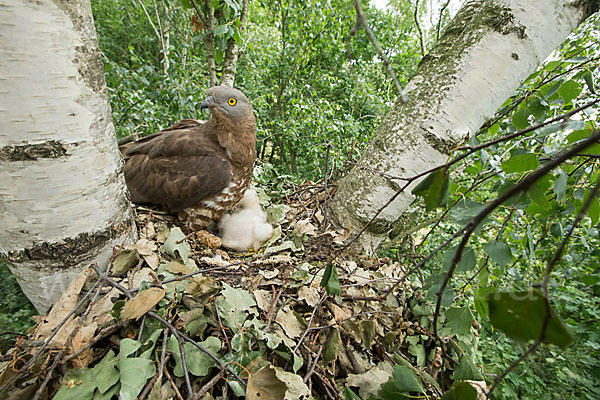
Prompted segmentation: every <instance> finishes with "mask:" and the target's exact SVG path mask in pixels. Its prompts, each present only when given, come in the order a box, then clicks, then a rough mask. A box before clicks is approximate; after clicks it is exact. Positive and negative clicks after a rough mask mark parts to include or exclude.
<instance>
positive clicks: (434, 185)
mask: <svg viewBox="0 0 600 400" xmlns="http://www.w3.org/2000/svg"><path fill="white" fill-rule="evenodd" d="M449 187H450V177H449V174H448V172H447V170H446V169H445V168H442V169H438V170H437V171H433V172H431V173H430V174H429V175H427V176H426V177H425V179H423V180H422V181H421V182H420V183H419V184H418V185H417V186H416V187H415V188H414V189H413V190H412V194H414V195H415V196H421V197H423V200H424V201H425V209H426V210H427V211H431V210H433V209H435V208H436V207H439V206H443V205H445V204H446V202H447V201H448V194H449V190H448V189H449Z"/></svg>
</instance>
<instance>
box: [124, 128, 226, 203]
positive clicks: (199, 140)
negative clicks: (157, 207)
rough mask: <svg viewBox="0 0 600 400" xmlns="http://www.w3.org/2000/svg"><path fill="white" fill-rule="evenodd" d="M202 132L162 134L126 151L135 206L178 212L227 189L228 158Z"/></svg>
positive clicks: (186, 131) (184, 130)
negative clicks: (159, 205) (146, 204)
mask: <svg viewBox="0 0 600 400" xmlns="http://www.w3.org/2000/svg"><path fill="white" fill-rule="evenodd" d="M200 128H202V126H198V127H197V128H193V129H180V130H174V131H164V132H159V134H155V135H156V136H154V137H152V138H150V139H146V138H148V137H146V138H144V139H146V140H144V141H143V142H139V143H138V142H136V144H135V146H132V147H130V148H129V149H128V150H127V151H126V157H127V161H126V163H125V167H124V173H125V179H126V181H127V186H128V187H129V191H130V193H131V197H132V200H133V201H134V202H137V203H155V204H162V205H165V206H167V207H168V208H169V209H171V210H173V211H177V210H181V209H183V208H186V207H190V206H193V205H196V204H198V203H199V202H200V201H201V200H202V199H205V198H208V197H210V196H213V195H215V194H217V193H219V192H220V191H221V190H223V189H224V188H225V187H227V185H228V184H229V183H230V182H231V176H232V174H231V167H230V165H229V162H228V161H227V156H226V154H225V153H224V151H223V149H222V148H221V147H220V146H219V145H218V144H217V143H215V142H214V141H212V140H211V139H210V138H209V137H208V136H206V135H204V134H203V132H202V129H200ZM150 136H153V135H150Z"/></svg>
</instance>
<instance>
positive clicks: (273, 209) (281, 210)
mask: <svg viewBox="0 0 600 400" xmlns="http://www.w3.org/2000/svg"><path fill="white" fill-rule="evenodd" d="M289 210H290V208H289V207H288V206H286V205H285V204H277V205H274V206H270V207H269V208H267V222H268V223H270V224H271V225H278V224H279V223H280V222H281V221H283V219H284V218H285V215H286V214H287V212H288V211H289Z"/></svg>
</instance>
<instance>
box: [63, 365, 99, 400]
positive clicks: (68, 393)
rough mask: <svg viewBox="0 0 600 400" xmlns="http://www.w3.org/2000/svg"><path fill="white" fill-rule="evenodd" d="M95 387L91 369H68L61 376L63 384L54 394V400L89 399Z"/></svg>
mask: <svg viewBox="0 0 600 400" xmlns="http://www.w3.org/2000/svg"><path fill="white" fill-rule="evenodd" d="M95 389H96V383H95V381H94V373H93V372H92V370H91V369H89V368H81V369H70V370H68V371H67V372H66V374H65V376H64V377H63V385H62V386H61V387H60V390H59V391H58V392H57V393H56V395H55V396H54V400H91V399H92V398H93V397H94V390H95Z"/></svg>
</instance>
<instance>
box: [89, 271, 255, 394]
mask: <svg viewBox="0 0 600 400" xmlns="http://www.w3.org/2000/svg"><path fill="white" fill-rule="evenodd" d="M92 268H94V271H96V274H98V276H99V277H100V278H101V279H102V280H103V281H104V282H106V283H107V284H108V285H110V286H112V287H114V288H117V289H118V290H119V291H121V292H123V294H125V297H127V298H128V299H131V298H132V295H131V292H130V291H129V290H127V289H126V288H124V287H123V286H121V285H120V284H118V283H117V282H115V281H114V280H112V279H111V278H109V277H108V276H106V275H105V274H104V273H103V272H102V271H100V269H99V268H98V267H97V266H92ZM147 314H148V315H149V316H151V317H152V318H154V319H156V320H158V322H160V323H161V324H163V325H165V326H166V327H167V328H169V330H170V331H171V332H172V333H173V334H174V335H176V336H177V337H180V338H181V339H183V340H185V341H187V342H189V343H191V344H192V345H194V347H196V348H197V349H198V350H200V351H202V352H203V353H205V354H206V355H208V356H209V357H210V358H212V359H213V360H214V361H215V362H216V363H217V364H219V366H220V367H221V369H225V370H226V371H227V372H228V373H229V374H231V375H232V376H233V377H234V378H235V379H237V380H238V381H239V382H240V384H241V385H242V386H243V387H244V388H245V387H246V382H244V380H243V379H242V378H240V377H239V375H238V374H237V373H236V372H235V371H234V370H232V369H231V368H230V367H229V366H228V365H226V364H225V363H224V362H223V361H222V360H221V359H219V358H218V357H217V356H215V355H214V354H213V353H211V352H210V351H208V350H207V349H206V348H204V347H203V346H201V345H200V344H198V343H197V342H196V341H195V340H193V339H192V338H190V337H189V336H187V335H185V334H184V333H182V332H180V331H179V330H178V329H177V328H175V327H174V326H173V325H172V324H171V323H170V322H168V321H167V320H165V319H164V318H163V317H161V316H160V315H158V314H156V313H155V312H153V311H148V312H147Z"/></svg>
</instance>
